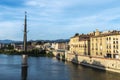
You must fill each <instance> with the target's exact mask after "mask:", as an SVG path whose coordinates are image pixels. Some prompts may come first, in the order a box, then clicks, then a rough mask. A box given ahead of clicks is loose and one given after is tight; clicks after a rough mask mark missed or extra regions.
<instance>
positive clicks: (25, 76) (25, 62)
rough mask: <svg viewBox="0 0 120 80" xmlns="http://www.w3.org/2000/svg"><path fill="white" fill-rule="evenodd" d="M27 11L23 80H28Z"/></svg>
mask: <svg viewBox="0 0 120 80" xmlns="http://www.w3.org/2000/svg"><path fill="white" fill-rule="evenodd" d="M27 58H28V55H27V12H25V20H24V53H23V54H22V72H21V75H22V80H27V68H28V64H27Z"/></svg>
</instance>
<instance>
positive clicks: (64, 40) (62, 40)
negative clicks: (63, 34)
mask: <svg viewBox="0 0 120 80" xmlns="http://www.w3.org/2000/svg"><path fill="white" fill-rule="evenodd" d="M39 41H41V42H50V43H53V42H69V39H57V40H36V42H39Z"/></svg>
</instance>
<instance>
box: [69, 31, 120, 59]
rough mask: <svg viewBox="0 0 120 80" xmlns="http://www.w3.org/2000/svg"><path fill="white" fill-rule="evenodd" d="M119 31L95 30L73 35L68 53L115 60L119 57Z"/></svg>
mask: <svg viewBox="0 0 120 80" xmlns="http://www.w3.org/2000/svg"><path fill="white" fill-rule="evenodd" d="M119 41H120V31H116V30H113V31H104V32H100V31H99V30H96V31H94V32H91V33H89V34H80V35H79V34H75V35H74V36H73V37H71V39H70V42H69V46H70V53H73V54H78V55H90V56H92V57H101V58H115V59H118V58H119V56H120V42H119Z"/></svg>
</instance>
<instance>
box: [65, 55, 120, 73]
mask: <svg viewBox="0 0 120 80" xmlns="http://www.w3.org/2000/svg"><path fill="white" fill-rule="evenodd" d="M66 60H67V61H72V62H75V63H78V64H83V65H86V66H90V67H94V68H98V69H103V70H109V71H113V72H118V73H120V60H116V59H107V58H97V57H90V56H81V55H74V54H69V53H68V54H67V57H66Z"/></svg>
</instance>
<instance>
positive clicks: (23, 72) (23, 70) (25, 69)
mask: <svg viewBox="0 0 120 80" xmlns="http://www.w3.org/2000/svg"><path fill="white" fill-rule="evenodd" d="M27 74H28V73H27V66H25V67H24V66H22V72H21V75H22V76H21V77H22V80H27Z"/></svg>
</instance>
